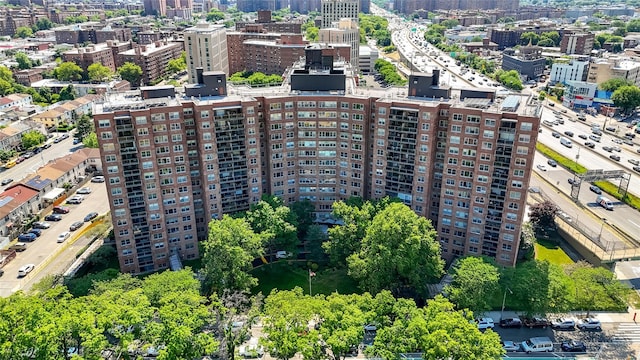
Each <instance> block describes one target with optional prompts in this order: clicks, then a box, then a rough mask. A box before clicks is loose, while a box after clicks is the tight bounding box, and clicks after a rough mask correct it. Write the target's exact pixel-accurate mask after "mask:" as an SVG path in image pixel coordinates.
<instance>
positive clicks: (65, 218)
mask: <svg viewBox="0 0 640 360" xmlns="http://www.w3.org/2000/svg"><path fill="white" fill-rule="evenodd" d="M85 186H87V187H90V188H91V189H92V193H91V194H89V195H84V196H85V200H84V201H83V202H82V204H79V205H67V204H64V206H65V207H69V208H70V209H71V211H69V213H68V214H64V215H62V220H61V221H58V222H53V221H52V222H49V223H50V224H51V227H50V228H49V229H46V230H43V231H42V235H41V236H40V237H39V238H37V239H36V240H35V241H33V242H30V243H27V250H25V251H23V252H20V253H18V254H17V256H16V258H15V259H14V260H12V261H11V262H10V263H9V264H7V265H6V266H5V267H4V268H3V270H4V271H5V273H4V276H2V277H1V278H0V296H3V297H6V296H9V295H11V294H12V293H14V292H16V291H18V290H20V289H22V288H23V287H24V286H25V285H26V284H27V283H30V282H31V281H32V280H33V279H34V278H36V277H38V278H42V277H43V276H44V274H41V273H40V272H41V271H42V270H43V267H44V265H48V264H49V263H52V262H57V259H55V261H54V258H56V256H58V255H60V252H61V250H62V251H63V252H64V254H63V255H68V257H69V258H73V257H75V255H76V253H77V252H78V251H79V250H80V249H78V248H77V247H75V246H74V245H75V244H72V243H73V241H74V240H75V237H74V235H76V234H78V233H79V232H80V231H81V230H82V228H81V229H79V230H76V231H74V232H72V233H71V237H70V238H69V239H67V240H66V241H65V242H64V243H62V244H59V243H57V242H56V238H57V237H58V235H59V234H60V233H62V232H64V231H69V226H70V225H71V224H72V223H74V222H76V221H82V220H83V218H84V217H85V215H87V214H88V213H90V212H92V211H96V212H98V213H99V214H104V213H106V212H107V211H109V202H108V201H107V190H106V186H105V184H104V183H97V184H96V183H87V184H86V185H85ZM43 218H44V216H43ZM87 224H88V223H84V225H83V228H84V227H85V226H87ZM25 264H35V265H36V266H35V269H34V270H33V271H32V272H31V273H30V274H29V275H28V276H26V277H24V278H18V277H17V274H18V269H19V268H20V267H21V266H23V265H25Z"/></svg>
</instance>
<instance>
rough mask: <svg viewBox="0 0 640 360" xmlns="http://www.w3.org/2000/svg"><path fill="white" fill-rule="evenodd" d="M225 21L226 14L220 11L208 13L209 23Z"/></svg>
mask: <svg viewBox="0 0 640 360" xmlns="http://www.w3.org/2000/svg"><path fill="white" fill-rule="evenodd" d="M222 19H224V13H223V12H222V11H220V10H218V9H211V11H209V12H208V13H207V22H216V21H219V20H222Z"/></svg>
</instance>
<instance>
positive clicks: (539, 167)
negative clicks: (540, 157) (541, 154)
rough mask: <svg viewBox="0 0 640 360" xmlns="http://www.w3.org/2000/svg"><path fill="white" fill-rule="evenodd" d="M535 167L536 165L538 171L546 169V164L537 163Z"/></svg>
mask: <svg viewBox="0 0 640 360" xmlns="http://www.w3.org/2000/svg"><path fill="white" fill-rule="evenodd" d="M536 167H537V168H538V169H540V171H547V167H546V166H544V165H540V164H539V165H537V166H536Z"/></svg>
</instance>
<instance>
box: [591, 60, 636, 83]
mask: <svg viewBox="0 0 640 360" xmlns="http://www.w3.org/2000/svg"><path fill="white" fill-rule="evenodd" d="M615 78H620V79H625V80H627V81H629V82H631V83H633V84H635V85H636V86H640V63H639V62H637V61H635V60H632V59H631V58H626V57H609V58H594V59H592V61H591V63H590V64H589V73H588V75H587V81H588V82H590V83H595V84H601V83H603V82H605V81H607V80H610V79H615Z"/></svg>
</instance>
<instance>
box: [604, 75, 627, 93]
mask: <svg viewBox="0 0 640 360" xmlns="http://www.w3.org/2000/svg"><path fill="white" fill-rule="evenodd" d="M631 85H633V83H632V82H631V81H629V80H626V79H622V78H613V79H609V80H607V81H605V82H603V83H600V85H598V87H599V88H600V89H601V90H604V91H611V92H613V91H616V90H618V88H620V87H623V86H631Z"/></svg>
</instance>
